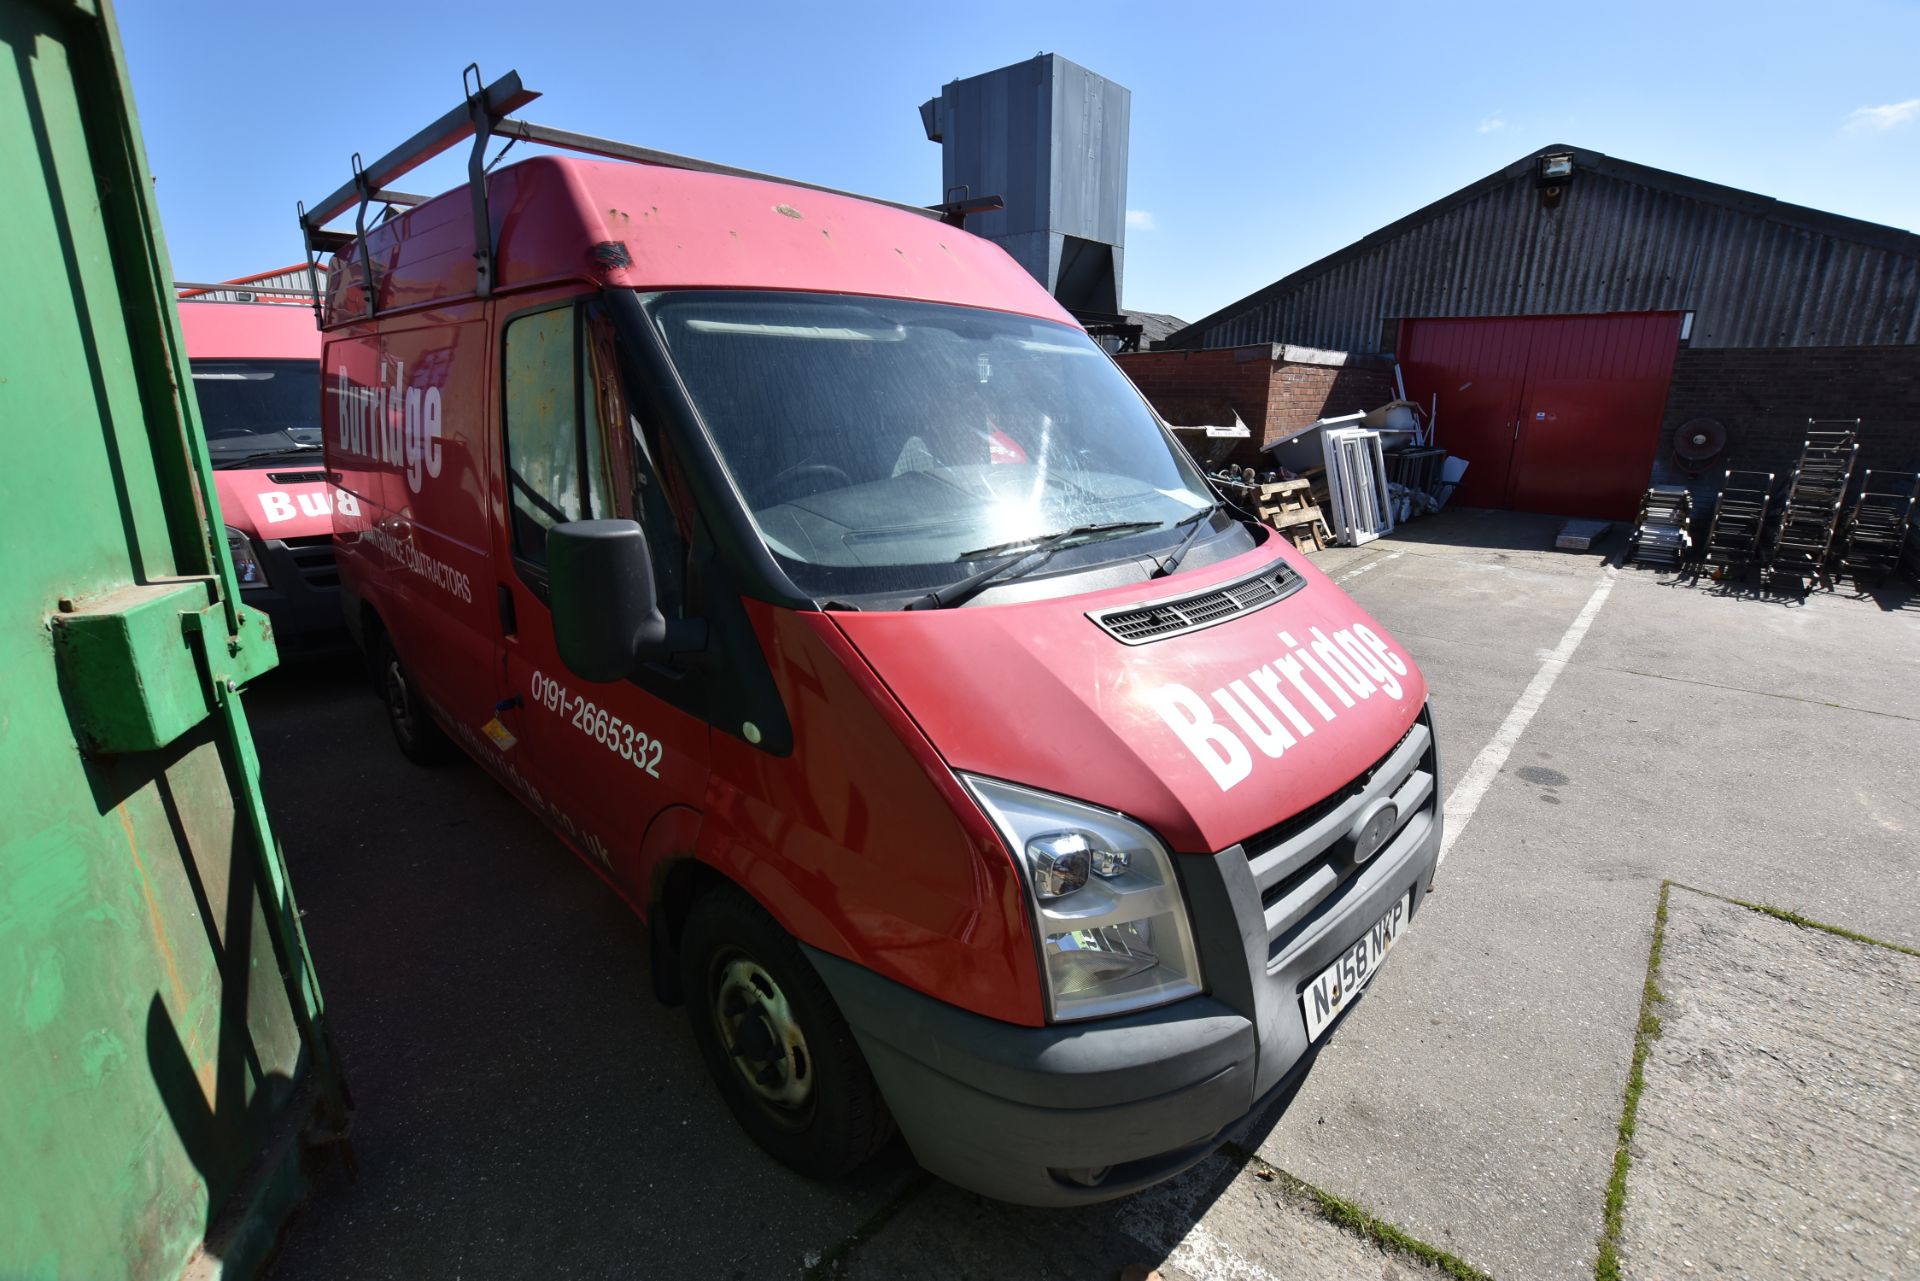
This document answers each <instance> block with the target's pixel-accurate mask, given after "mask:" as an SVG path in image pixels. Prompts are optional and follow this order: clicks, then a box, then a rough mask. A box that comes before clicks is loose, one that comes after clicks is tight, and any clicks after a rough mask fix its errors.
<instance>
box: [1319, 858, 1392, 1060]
mask: <svg viewBox="0 0 1920 1281" xmlns="http://www.w3.org/2000/svg"><path fill="white" fill-rule="evenodd" d="M1412 914H1413V894H1412V892H1411V891H1409V892H1408V893H1406V894H1404V895H1402V896H1401V898H1400V901H1399V902H1398V903H1395V904H1394V905H1393V907H1392V908H1391V909H1390V910H1389V911H1388V912H1387V914H1386V915H1385V916H1383V917H1381V918H1380V919H1379V920H1378V921H1377V922H1375V923H1374V925H1373V927H1372V928H1371V929H1369V930H1368V931H1367V932H1366V933H1365V934H1362V935H1361V936H1360V938H1359V940H1358V941H1357V942H1355V943H1354V945H1353V946H1352V947H1350V948H1348V949H1347V950H1346V951H1344V952H1342V953H1341V954H1340V957H1339V959H1338V960H1336V961H1335V962H1334V963H1333V964H1332V965H1329V966H1328V967H1327V968H1326V969H1324V970H1322V971H1320V977H1319V978H1317V979H1315V980H1314V981H1313V982H1311V983H1309V984H1307V988H1306V990H1305V991H1304V992H1302V993H1301V994H1300V1008H1301V1009H1302V1010H1303V1011H1304V1012H1305V1013H1306V1016H1307V1040H1308V1041H1317V1040H1319V1039H1320V1034H1321V1033H1322V1032H1324V1031H1326V1030H1327V1025H1328V1024H1330V1023H1332V1022H1333V1020H1334V1019H1335V1018H1337V1017H1338V1016H1339V1014H1340V1011H1342V1010H1344V1009H1346V1008H1347V1007H1348V1006H1349V1005H1352V1004H1353V1002H1354V999H1355V998H1356V997H1358V996H1359V995H1360V991H1361V989H1362V988H1364V987H1366V985H1367V981H1368V980H1369V979H1371V978H1372V977H1373V975H1374V971H1376V970H1378V969H1379V968H1380V963H1381V962H1382V961H1385V960H1386V959H1387V953H1388V951H1390V950H1391V949H1392V947H1393V945H1394V942H1395V941H1396V940H1397V939H1399V937H1400V936H1401V935H1402V934H1403V933H1405V932H1406V928H1407V921H1408V919H1409V918H1410V917H1411V916H1412Z"/></svg>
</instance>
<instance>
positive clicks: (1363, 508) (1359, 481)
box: [1320, 427, 1393, 547]
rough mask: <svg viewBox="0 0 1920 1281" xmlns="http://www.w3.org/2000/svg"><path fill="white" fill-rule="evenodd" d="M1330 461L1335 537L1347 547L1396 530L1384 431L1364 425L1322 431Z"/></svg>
mask: <svg viewBox="0 0 1920 1281" xmlns="http://www.w3.org/2000/svg"><path fill="white" fill-rule="evenodd" d="M1320 448H1321V453H1322V456H1323V457H1324V458H1325V459H1326V463H1327V494H1328V497H1329V498H1331V499H1332V502H1333V521H1334V531H1333V532H1334V539H1335V541H1336V542H1339V543H1341V544H1343V545H1345V546H1347V547H1358V546H1360V545H1361V544H1362V543H1370V542H1372V541H1373V540H1374V539H1376V538H1379V537H1381V536H1382V535H1384V534H1391V533H1392V532H1393V501H1392V495H1391V491H1390V490H1389V489H1388V488H1387V460H1386V455H1385V453H1384V451H1383V450H1382V449H1381V447H1380V433H1379V432H1377V431H1368V430H1366V429H1365V428H1361V427H1338V428H1329V429H1327V430H1325V431H1322V432H1321V433H1320Z"/></svg>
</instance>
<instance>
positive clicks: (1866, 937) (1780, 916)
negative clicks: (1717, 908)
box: [1681, 886, 1920, 956]
mask: <svg viewBox="0 0 1920 1281" xmlns="http://www.w3.org/2000/svg"><path fill="white" fill-rule="evenodd" d="M1681 888H1683V889H1684V888H1686V887H1685V886H1682V887H1681ZM1694 892H1695V893H1696V894H1704V893H1705V892H1706V891H1704V890H1696V891H1694ZM1713 897H1715V898H1719V897H1721V896H1720V895H1717V894H1716V895H1714V896H1713ZM1726 901H1727V902H1729V903H1732V904H1733V905H1734V906H1736V907H1744V908H1746V909H1747V910H1748V911H1750V912H1758V913H1760V915H1762V916H1771V917H1772V918H1773V919H1774V920H1776V921H1785V922H1786V923H1787V924H1789V925H1797V926H1799V927H1800V928H1801V929H1803V930H1819V931H1820V932H1821V933H1823V934H1832V935H1834V936H1836V937H1838V938H1843V939H1852V940H1853V941H1854V942H1855V943H1871V944H1872V945H1873V946H1875V947H1884V948H1886V949H1887V950H1888V951H1889V952H1904V953H1905V954H1906V955H1908V956H1920V948H1911V947H1908V946H1906V945H1905V944H1903V943H1889V942H1887V941H1886V940H1885V939H1877V938H1875V937H1873V935H1871V934H1861V933H1858V932H1856V931H1854V930H1850V929H1847V928H1845V927H1844V926H1839V925H1828V924H1827V923H1826V922H1825V921H1816V920H1814V919H1813V918H1811V917H1807V916H1802V915H1800V913H1798V912H1790V911H1788V910H1787V909H1786V908H1784V907H1774V906H1773V905H1771V904H1769V903H1749V902H1747V901H1746V900H1745V899H1738V898H1730V899H1727V900H1726Z"/></svg>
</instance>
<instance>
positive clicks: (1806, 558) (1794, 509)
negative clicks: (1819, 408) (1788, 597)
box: [1766, 420, 1860, 587]
mask: <svg viewBox="0 0 1920 1281" xmlns="http://www.w3.org/2000/svg"><path fill="white" fill-rule="evenodd" d="M1810 425H1812V424H1810ZM1856 425H1857V420H1856V422H1855V423H1853V424H1849V425H1848V426H1847V427H1846V428H1844V429H1841V430H1837V431H1809V432H1808V433H1807V439H1806V443H1805V445H1803V446H1802V447H1801V450H1800V461H1799V463H1798V464H1797V465H1796V466H1795V467H1794V469H1793V479H1792V480H1791V481H1790V482H1789V484H1788V486H1787V497H1786V501H1785V502H1784V503H1782V504H1781V508H1780V526H1779V528H1778V529H1776V530H1775V531H1774V535H1773V545H1772V547H1771V548H1769V550H1768V553H1767V560H1766V572H1767V575H1768V576H1769V577H1771V578H1794V579H1800V580H1803V581H1812V582H1818V583H1819V584H1820V585H1821V586H1823V587H1830V586H1832V584H1831V583H1830V582H1829V581H1828V578H1827V562H1828V561H1829V560H1830V559H1832V556H1833V539H1834V534H1835V533H1836V532H1837V530H1838V529H1839V525H1840V508H1841V505H1842V504H1843V503H1844V502H1845V501H1846V497H1847V486H1848V485H1849V484H1851V483H1852V481H1853V465H1854V461H1855V460H1856V459H1857V458H1858V456H1859V453H1860V446H1859V443H1858V442H1857V441H1856V440H1855V438H1854V430H1853V428H1854V426H1856Z"/></svg>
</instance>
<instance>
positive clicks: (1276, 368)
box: [1116, 343, 1394, 467]
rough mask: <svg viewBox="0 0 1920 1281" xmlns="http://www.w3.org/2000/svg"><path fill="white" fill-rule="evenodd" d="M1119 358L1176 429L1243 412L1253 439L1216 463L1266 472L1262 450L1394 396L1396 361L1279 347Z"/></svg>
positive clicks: (1264, 345)
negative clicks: (1323, 421) (1288, 435)
mask: <svg viewBox="0 0 1920 1281" xmlns="http://www.w3.org/2000/svg"><path fill="white" fill-rule="evenodd" d="M1116 359H1117V360H1118V361H1119V363H1120V368H1122V369H1123V370H1125V371H1126V373H1127V376H1128V377H1129V378H1131V379H1133V382H1134V385H1135V386H1137V387H1139V388H1140V391H1141V393H1142V394H1144V395H1145V396H1146V398H1147V400H1148V401H1150V402H1151V403H1152V405H1153V407H1154V408H1155V409H1157V410H1158V411H1159V412H1160V416H1161V417H1162V418H1165V419H1166V420H1167V421H1168V422H1170V423H1176V424H1181V425H1196V424H1212V423H1230V422H1232V421H1233V416H1234V415H1235V414H1238V415H1239V416H1240V421H1242V422H1244V423H1245V424H1246V425H1247V427H1248V429H1249V430H1250V431H1251V432H1252V436H1251V438H1250V439H1249V440H1247V441H1245V442H1243V443H1242V444H1240V445H1238V446H1236V447H1235V448H1234V449H1233V450H1232V451H1231V453H1230V454H1228V456H1227V457H1226V458H1225V459H1224V460H1220V459H1216V460H1215V461H1216V462H1219V461H1225V462H1231V463H1235V464H1239V465H1243V466H1253V467H1264V466H1265V465H1266V459H1265V458H1264V457H1263V456H1262V455H1261V453H1260V450H1261V448H1262V447H1263V446H1264V445H1267V444H1270V443H1271V442H1273V441H1275V440H1278V439H1279V438H1280V437H1281V436H1283V435H1285V434H1286V433H1287V432H1288V431H1290V430H1293V429H1294V428H1298V427H1304V426H1306V425H1307V424H1308V423H1311V422H1314V421H1315V420H1317V419H1321V418H1333V417H1337V416H1339V415H1341V414H1352V413H1362V412H1365V411H1366V410H1369V409H1376V408H1378V407H1379V406H1381V405H1383V404H1385V403H1386V402H1387V401H1389V400H1392V399H1393V394H1394V393H1393V366H1392V363H1391V362H1390V361H1386V360H1382V359H1379V358H1377V357H1363V356H1349V355H1347V354H1346V353H1344V352H1328V351H1317V350H1314V349H1311V348H1305V347H1292V346H1287V345H1285V344H1279V343H1272V344H1269V343H1261V344H1258V345H1256V346H1251V347H1224V348H1215V349H1212V350H1208V351H1142V352H1132V353H1129V354H1127V355H1124V356H1119V357H1116ZM1184 436H1185V434H1184V433H1183V438H1184ZM1189 443H1190V444H1193V443H1197V441H1190V442H1189Z"/></svg>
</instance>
